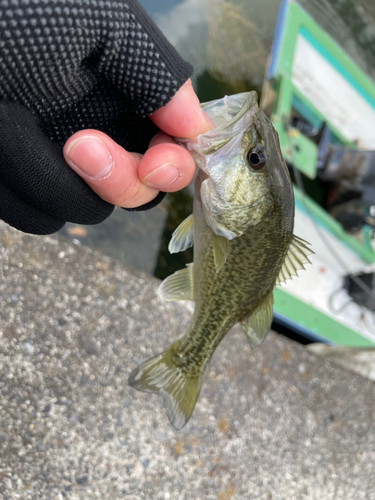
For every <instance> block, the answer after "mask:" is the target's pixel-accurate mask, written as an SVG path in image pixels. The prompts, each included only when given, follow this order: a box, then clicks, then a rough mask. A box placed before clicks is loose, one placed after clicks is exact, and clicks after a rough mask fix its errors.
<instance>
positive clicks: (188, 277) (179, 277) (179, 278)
mask: <svg viewBox="0 0 375 500" xmlns="http://www.w3.org/2000/svg"><path fill="white" fill-rule="evenodd" d="M157 293H158V295H159V297H161V298H162V299H164V300H194V286H193V263H191V264H188V265H187V267H186V268H185V269H180V270H179V271H176V272H175V273H173V274H171V275H170V276H168V278H166V279H165V280H164V281H163V282H162V283H161V285H160V286H159V288H158V291H157Z"/></svg>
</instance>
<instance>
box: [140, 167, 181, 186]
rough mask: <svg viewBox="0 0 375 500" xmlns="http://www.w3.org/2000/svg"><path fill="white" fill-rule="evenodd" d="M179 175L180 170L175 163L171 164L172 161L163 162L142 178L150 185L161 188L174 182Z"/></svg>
mask: <svg viewBox="0 0 375 500" xmlns="http://www.w3.org/2000/svg"><path fill="white" fill-rule="evenodd" d="M179 176H180V172H179V170H178V168H177V167H176V165H173V163H165V164H164V165H161V166H160V167H158V168H157V169H156V170H153V171H152V172H151V173H150V174H148V175H147V176H146V177H145V178H144V179H143V182H144V183H145V184H147V185H148V186H150V187H155V188H159V189H161V188H164V187H166V186H169V185H170V184H172V183H173V182H175V180H176V179H178V177H179Z"/></svg>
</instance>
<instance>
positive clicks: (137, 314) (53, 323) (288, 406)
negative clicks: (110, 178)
mask: <svg viewBox="0 0 375 500" xmlns="http://www.w3.org/2000/svg"><path fill="white" fill-rule="evenodd" d="M157 286H158V281H157V280H156V279H154V278H152V277H151V276H148V275H146V274H141V273H135V272H129V271H128V270H127V269H125V268H124V267H122V266H121V265H120V264H119V263H116V262H115V261H112V260H110V258H108V257H103V256H102V255H101V254H98V253H94V252H92V251H91V250H89V249H87V248H84V247H82V246H77V245H74V244H72V243H70V242H68V241H67V240H64V239H63V238H62V237H61V236H56V235H54V236H51V237H33V236H30V235H24V234H22V233H19V232H16V231H14V230H12V229H10V228H9V227H7V226H6V225H5V224H3V223H0V499H1V500H3V499H5V500H15V499H21V500H28V499H33V500H34V499H35V500H63V499H68V500H81V499H82V500H83V499H84V500H91V499H101V500H109V499H111V500H117V499H128V500H140V499H155V500H158V499H160V500H165V499H171V500H180V499H181V500H182V499H183V500H198V499H200V500H203V499H208V500H229V499H237V500H242V499H244V500H245V499H246V500H250V499H251V500H253V499H254V500H255V499H257V500H258V499H259V500H284V499H285V500H295V499H296V500H307V499H308V500H315V499H316V500H322V499H323V500H331V499H332V500H340V499H343V500H350V499H355V500H360V499H369V500H374V499H375V474H374V470H375V465H374V464H375V385H374V383H373V382H371V381H368V380H366V379H364V378H361V377H360V376H359V375H354V374H352V373H350V372H347V371H345V370H343V369H340V368H338V367H336V366H334V365H332V364H330V363H329V362H327V361H325V360H323V359H319V358H317V357H315V356H314V355H312V354H310V353H309V352H307V351H306V350H305V349H304V348H303V347H302V346H301V345H298V344H295V343H293V342H291V341H289V340H288V339H285V338H283V337H281V336H278V335H276V334H274V333H270V335H269V336H268V338H267V339H266V341H265V342H264V343H263V345H262V346H261V347H259V348H258V349H256V350H254V351H253V352H251V351H250V349H249V347H248V346H247V343H246V339H245V336H244V335H243V333H242V332H241V330H240V329H239V328H235V329H234V330H233V331H232V332H230V333H229V334H228V335H227V337H226V338H225V339H224V341H223V342H222V344H221V345H220V346H219V348H218V350H217V352H216V353H215V355H214V358H213V361H212V363H211V368H210V370H209V372H208V376H207V380H206V382H205V384H204V387H203V390H202V393H201V396H200V398H199V401H198V404H197V406H196V409H195V411H194V414H193V417H192V419H191V420H190V422H189V423H188V425H187V426H186V427H185V428H184V429H183V430H182V431H180V432H176V431H175V430H174V429H173V428H172V427H171V426H170V424H169V422H168V419H167V417H166V413H165V411H164V409H163V407H162V405H161V402H160V400H159V398H158V397H157V396H154V395H149V394H143V393H140V392H136V391H134V390H133V389H131V388H130V387H129V386H128V385H127V378H128V375H129V373H130V372H131V370H132V369H133V368H134V367H135V366H136V365H137V364H138V363H140V362H141V361H142V360H144V359H146V358H148V357H149V356H151V355H152V354H155V353H158V352H160V351H161V350H162V349H164V348H165V347H166V346H167V345H168V344H169V343H170V342H172V341H173V340H175V339H177V338H178V337H179V336H180V335H181V334H182V333H183V332H184V330H185V329H186V327H187V325H188V323H189V318H190V316H191V307H190V305H187V304H184V303H178V304H177V303H165V302H163V301H161V300H160V299H159V298H158V297H157V296H156V293H155V292H156V288H157Z"/></svg>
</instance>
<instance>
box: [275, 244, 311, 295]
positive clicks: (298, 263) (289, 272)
mask: <svg viewBox="0 0 375 500" xmlns="http://www.w3.org/2000/svg"><path fill="white" fill-rule="evenodd" d="M307 245H309V243H307V241H305V240H303V239H301V238H299V237H298V236H296V235H295V234H294V235H293V238H292V241H291V242H290V244H289V248H288V251H287V253H286V255H285V259H284V262H283V263H282V266H281V269H280V273H279V275H278V277H277V280H276V285H275V286H277V285H280V284H281V283H283V282H285V281H286V280H287V279H292V276H298V274H297V271H299V270H300V269H305V266H304V264H311V262H310V260H309V259H308V257H307V256H308V255H310V254H313V253H314V252H313V251H312V250H311V249H310V248H309V247H308V246H307Z"/></svg>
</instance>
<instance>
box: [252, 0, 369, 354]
mask: <svg viewBox="0 0 375 500" xmlns="http://www.w3.org/2000/svg"><path fill="white" fill-rule="evenodd" d="M261 106H262V107H263V109H264V110H265V111H266V113H267V114H268V115H269V116H270V117H271V120H272V122H273V124H274V126H275V128H276V130H277V132H278V134H279V137H280V145H281V149H282V152H283V155H284V158H285V160H286V161H287V163H288V166H289V167H290V169H291V173H292V176H293V177H294V181H295V184H296V187H295V199H296V222H295V233H296V234H297V235H298V236H300V237H301V238H303V239H305V240H307V241H308V242H310V243H311V244H312V248H313V250H314V252H315V255H314V256H312V258H311V261H312V264H313V265H312V266H308V268H307V269H306V271H305V272H300V277H299V278H298V279H294V280H292V281H288V283H287V284H285V285H282V286H281V287H278V288H277V289H276V290H275V293H274V297H275V304H274V317H275V320H276V321H277V322H278V323H281V324H283V325H286V326H287V327H288V328H291V329H292V330H294V331H295V332H297V333H299V334H301V335H303V336H305V337H307V338H310V339H312V340H315V341H320V342H326V343H332V344H340V345H347V346H362V347H364V346H373V345H375V320H374V311H375V300H374V299H375V294H374V290H375V252H374V248H375V244H374V241H373V233H374V227H375V218H374V216H375V84H374V81H373V80H372V79H371V76H370V75H369V74H366V71H365V70H364V67H363V65H362V64H360V62H359V60H357V61H355V60H354V59H353V57H351V56H350V55H349V54H348V52H347V51H346V50H345V47H343V44H340V43H338V42H337V40H335V39H334V38H332V37H331V36H330V35H329V34H328V33H327V30H325V29H324V28H323V27H322V25H321V23H320V24H318V22H317V21H316V20H315V19H314V18H313V17H312V16H311V14H310V13H309V12H308V11H307V10H306V8H305V7H303V6H302V5H301V4H300V3H298V2H296V1H295V0H285V1H284V2H283V3H282V4H281V7H280V10H279V15H278V20H277V26H276V30H275V35H274V40H273V46H272V50H271V54H270V58H269V62H268V69H267V73H266V77H265V81H264V86H263V92H262V99H261Z"/></svg>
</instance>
